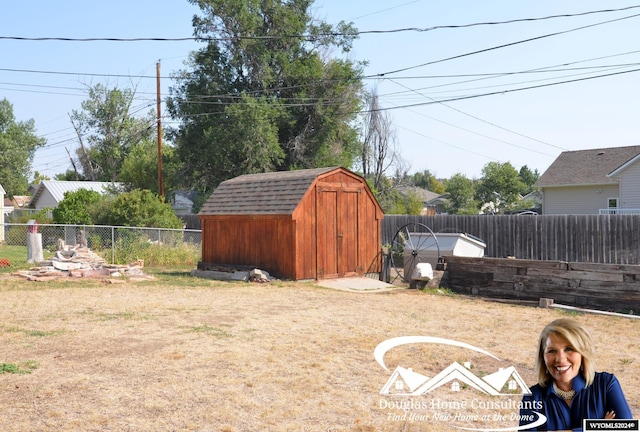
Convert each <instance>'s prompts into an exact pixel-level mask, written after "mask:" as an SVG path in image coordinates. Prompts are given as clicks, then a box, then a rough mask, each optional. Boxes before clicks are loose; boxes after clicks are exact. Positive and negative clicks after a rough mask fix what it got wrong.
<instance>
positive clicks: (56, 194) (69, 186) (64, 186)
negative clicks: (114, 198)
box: [30, 180, 120, 203]
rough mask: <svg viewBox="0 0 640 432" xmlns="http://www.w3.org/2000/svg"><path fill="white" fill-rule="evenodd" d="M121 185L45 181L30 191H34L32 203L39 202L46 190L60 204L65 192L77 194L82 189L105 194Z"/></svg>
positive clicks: (32, 187)
mask: <svg viewBox="0 0 640 432" xmlns="http://www.w3.org/2000/svg"><path fill="white" fill-rule="evenodd" d="M119 185H120V184H119V183H111V182H90V181H59V180H43V181H41V182H40V183H39V184H37V185H33V186H31V187H30V189H32V190H34V192H33V196H32V197H31V203H35V202H37V201H38V198H40V196H41V195H42V193H43V192H44V191H45V190H48V191H49V193H51V196H52V197H53V198H54V199H55V200H56V202H60V201H62V200H63V199H64V194H65V192H75V191H78V190H80V189H87V190H92V191H96V192H98V193H105V192H107V191H108V189H109V188H111V187H114V186H116V187H118V186H119Z"/></svg>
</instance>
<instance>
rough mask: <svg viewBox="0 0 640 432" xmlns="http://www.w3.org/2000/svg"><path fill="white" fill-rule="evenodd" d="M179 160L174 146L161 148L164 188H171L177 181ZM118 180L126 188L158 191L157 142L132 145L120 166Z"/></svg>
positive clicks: (147, 141) (146, 141)
mask: <svg viewBox="0 0 640 432" xmlns="http://www.w3.org/2000/svg"><path fill="white" fill-rule="evenodd" d="M179 166H180V165H179V161H178V160H177V158H176V156H175V151H174V148H173V147H171V146H169V145H165V146H163V149H162V177H163V186H164V190H165V191H167V190H172V189H174V188H175V187H176V184H177V183H178V182H179V174H178V172H179ZM118 177H119V181H120V182H122V183H124V184H125V188H126V189H128V190H133V189H148V190H150V191H152V192H154V193H160V191H159V189H158V187H159V184H158V144H157V142H152V141H149V140H145V141H142V142H140V143H137V144H135V145H133V146H132V147H131V149H130V151H129V154H128V155H127V156H126V157H125V159H124V161H123V163H122V168H120V175H119V176H118Z"/></svg>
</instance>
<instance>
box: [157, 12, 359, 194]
mask: <svg viewBox="0 0 640 432" xmlns="http://www.w3.org/2000/svg"><path fill="white" fill-rule="evenodd" d="M189 1H190V2H191V3H193V4H195V5H197V6H199V7H200V9H201V11H202V15H200V16H196V17H194V19H193V25H194V35H195V36H196V37H197V38H198V39H199V40H200V41H201V42H204V43H205V46H204V47H203V48H202V49H200V50H198V51H195V52H193V53H192V54H191V56H190V59H189V61H188V63H187V70H183V71H181V72H180V73H178V74H177V76H176V77H175V78H176V79H177V81H178V84H177V86H175V87H174V88H172V89H171V97H170V98H169V99H168V103H167V106H168V108H169V111H170V113H171V115H172V116H173V117H174V118H175V119H179V120H181V125H180V127H179V128H178V129H176V130H174V131H173V134H172V138H173V141H174V144H175V145H176V150H177V154H178V157H179V158H180V159H181V160H182V161H183V162H184V164H185V165H184V168H185V170H184V176H183V177H184V178H185V179H186V181H187V182H188V183H189V185H188V186H191V187H193V186H198V188H199V189H200V190H203V191H207V190H211V189H213V188H215V187H216V186H217V185H218V184H219V183H220V182H221V181H224V180H226V179H228V178H230V177H234V176H237V175H240V174H246V173H257V172H265V171H272V170H288V169H295V168H309V167H316V166H331V165H342V166H351V165H352V163H353V160H354V158H355V156H356V155H357V151H358V144H357V143H358V137H357V131H356V130H355V129H354V127H353V121H354V120H355V118H356V113H357V112H358V111H359V109H360V99H361V92H362V85H361V80H360V77H361V65H360V64H355V63H353V62H351V61H349V60H345V59H340V58H330V56H329V50H330V49H332V48H338V49H341V50H343V51H348V49H349V48H350V46H351V42H352V40H353V38H354V34H355V32H354V30H353V28H352V27H351V26H350V25H347V24H344V23H340V24H339V25H338V26H337V27H335V28H334V27H332V26H329V25H328V24H326V23H324V22H315V21H313V20H312V17H311V15H310V12H309V10H310V7H311V5H312V0H289V1H283V0H246V1H241V2H240V1H237V0H189Z"/></svg>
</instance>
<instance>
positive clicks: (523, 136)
mask: <svg viewBox="0 0 640 432" xmlns="http://www.w3.org/2000/svg"><path fill="white" fill-rule="evenodd" d="M390 81H391V82H392V83H394V84H396V85H399V86H400V87H404V88H406V89H409V88H408V87H407V86H405V85H403V84H400V83H397V82H395V81H393V80H390ZM409 90H411V89H409ZM414 91H415V92H416V93H417V94H419V95H420V96H423V97H426V98H428V99H430V100H432V101H435V99H433V98H432V97H429V96H427V95H424V94H422V93H420V92H418V91H416V90H414ZM435 102H438V101H435ZM438 103H439V104H440V105H442V106H444V107H446V108H449V109H450V110H453V111H455V112H457V113H460V114H462V115H465V116H467V117H470V118H472V119H474V120H478V121H480V122H482V123H485V124H488V125H490V126H493V127H495V128H498V129H501V130H504V131H506V132H509V133H512V134H514V135H518V136H520V137H522V138H526V139H528V140H531V141H535V142H538V143H540V144H544V145H547V146H550V147H554V148H557V149H559V150H567V149H566V148H562V147H558V146H556V145H553V144H549V143H547V142H544V141H541V140H539V139H537V138H532V137H530V136H528V135H524V134H522V133H520V132H516V131H513V130H511V129H508V128H506V127H504V126H500V125H498V124H496V123H493V122H490V121H487V120H484V119H482V118H480V117H477V116H474V115H472V114H469V113H467V112H464V111H462V110H460V109H458V108H454V107H452V106H450V105H447V104H446V103H444V102H438ZM414 112H415V111H414ZM434 120H436V121H440V120H437V119H434ZM443 123H445V124H448V125H450V126H454V127H458V126H455V125H451V124H449V123H446V122H443ZM460 129H462V130H465V131H467V132H471V133H474V134H477V135H481V136H484V137H485V138H489V139H492V140H496V141H499V142H502V143H504V144H507V145H510V146H513V147H518V148H521V149H525V150H529V151H533V152H535V153H540V154H543V155H545V156H552V155H549V154H546V153H542V152H540V151H537V150H531V149H529V148H527V147H523V146H519V145H517V144H513V143H510V142H507V141H504V140H500V139H497V138H493V137H489V136H487V135H483V134H479V133H477V132H474V131H471V130H468V129H464V128H460Z"/></svg>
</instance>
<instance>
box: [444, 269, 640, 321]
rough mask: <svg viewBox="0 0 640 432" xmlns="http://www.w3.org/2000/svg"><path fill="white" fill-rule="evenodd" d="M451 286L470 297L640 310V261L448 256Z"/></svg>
mask: <svg viewBox="0 0 640 432" xmlns="http://www.w3.org/2000/svg"><path fill="white" fill-rule="evenodd" d="M444 261H445V264H446V275H445V278H444V280H445V281H446V284H447V288H450V289H451V290H453V291H455V292H458V293H462V294H470V295H478V296H482V297H489V298H502V299H512V300H529V301H536V302H537V301H539V300H540V299H541V298H550V299H553V300H554V302H555V303H561V304H565V305H569V306H577V307H582V308H590V309H596V310H605V311H615V312H623V313H632V314H638V313H640V265H630V264H596V263H579V262H566V261H538V260H523V259H511V258H486V257H484V258H468V257H458V256H446V257H444Z"/></svg>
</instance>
